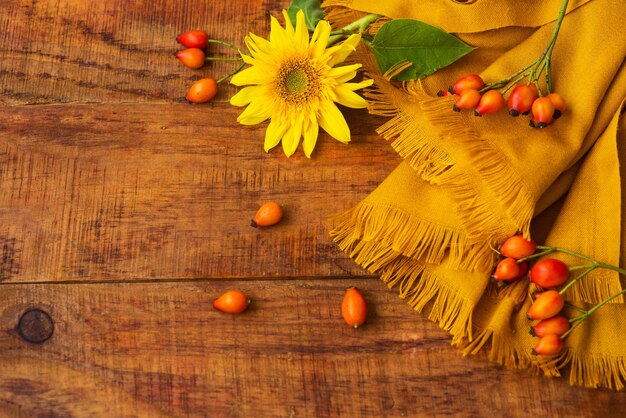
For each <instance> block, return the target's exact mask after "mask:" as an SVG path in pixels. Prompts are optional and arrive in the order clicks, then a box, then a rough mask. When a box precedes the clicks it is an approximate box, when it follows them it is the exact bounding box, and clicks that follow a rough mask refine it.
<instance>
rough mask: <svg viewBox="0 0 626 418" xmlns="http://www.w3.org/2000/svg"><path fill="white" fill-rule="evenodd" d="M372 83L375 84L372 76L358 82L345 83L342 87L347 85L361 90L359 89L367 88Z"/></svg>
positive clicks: (353, 89) (351, 88)
mask: <svg viewBox="0 0 626 418" xmlns="http://www.w3.org/2000/svg"><path fill="white" fill-rule="evenodd" d="M372 84H374V80H372V79H371V78H368V79H366V80H363V81H360V82H358V83H343V84H342V87H345V88H347V89H350V90H352V91H355V90H359V89H362V88H365V87H369V86H371V85H372Z"/></svg>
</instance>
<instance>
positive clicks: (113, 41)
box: [0, 0, 289, 104]
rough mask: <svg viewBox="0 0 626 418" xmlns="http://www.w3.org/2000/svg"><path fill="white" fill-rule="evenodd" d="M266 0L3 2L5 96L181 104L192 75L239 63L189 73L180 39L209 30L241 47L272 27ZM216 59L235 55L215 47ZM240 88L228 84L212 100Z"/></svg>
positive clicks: (0, 91) (275, 6)
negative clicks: (180, 57)
mask: <svg viewBox="0 0 626 418" xmlns="http://www.w3.org/2000/svg"><path fill="white" fill-rule="evenodd" d="M288 4H289V2H288V1H270V0H237V1H206V0H189V1H179V0H161V1H156V2H155V1H147V0H136V1H135V0H133V1H126V0H107V1H84V0H49V1H32V0H0V29H1V30H0V102H5V103H7V104H19V103H68V102H98V103H103V102H152V103H154V102H175V101H182V100H183V98H184V96H185V92H186V89H187V88H188V87H189V86H190V85H191V84H192V83H193V81H195V80H197V79H199V78H202V77H206V76H208V75H211V76H214V77H215V78H219V77H221V76H222V75H224V74H228V73H229V72H230V71H232V70H233V69H234V68H236V64H234V63H232V62H231V63H224V62H219V63H218V62H216V63H213V64H211V65H207V66H205V67H204V68H202V69H200V70H190V69H188V68H185V67H184V66H183V65H181V64H180V63H179V62H178V60H177V59H176V58H175V57H174V54H175V52H176V51H177V50H179V49H182V47H181V46H180V45H178V43H177V42H176V36H177V35H178V34H179V33H182V32H184V31H186V30H189V29H203V30H206V31H207V32H208V33H209V34H210V36H211V37H212V38H214V39H220V40H224V41H229V42H231V43H234V44H235V45H238V46H240V47H243V46H244V45H243V37H244V36H245V35H246V34H247V33H248V32H254V33H257V34H259V35H266V34H267V33H269V18H268V17H269V14H270V12H272V13H275V14H276V13H277V12H280V10H281V8H283V7H286V6H288ZM209 53H210V54H211V55H213V56H233V55H234V51H232V50H230V49H228V48H223V47H218V48H214V49H210V50H209ZM234 91H235V90H234V89H233V88H232V87H230V86H228V85H224V88H222V89H221V91H220V93H219V95H218V97H217V98H216V100H218V101H219V100H228V98H229V97H230V96H231V95H232V94H233V92H234Z"/></svg>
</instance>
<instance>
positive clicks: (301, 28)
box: [292, 9, 309, 51]
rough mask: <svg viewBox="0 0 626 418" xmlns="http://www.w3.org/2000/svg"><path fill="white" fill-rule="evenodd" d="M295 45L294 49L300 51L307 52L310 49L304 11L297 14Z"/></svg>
mask: <svg viewBox="0 0 626 418" xmlns="http://www.w3.org/2000/svg"><path fill="white" fill-rule="evenodd" d="M293 41H294V44H293V46H292V48H297V49H298V50H300V51H306V50H307V49H308V48H309V30H308V29H307V27H306V21H305V19H304V12H303V11H302V9H300V10H298V13H296V31H295V33H294V39H293Z"/></svg>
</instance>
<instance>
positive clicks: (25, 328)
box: [16, 308, 54, 344]
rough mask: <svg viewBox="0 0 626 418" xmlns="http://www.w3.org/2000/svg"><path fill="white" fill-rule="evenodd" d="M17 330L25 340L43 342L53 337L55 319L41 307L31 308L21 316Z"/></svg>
mask: <svg viewBox="0 0 626 418" xmlns="http://www.w3.org/2000/svg"><path fill="white" fill-rule="evenodd" d="M16 331H17V333H18V334H19V336H20V337H22V339H24V340H25V341H28V342H29V343H33V344H42V343H44V342H46V341H47V340H48V339H50V337H52V334H53V333H54V321H53V320H52V318H51V317H50V315H49V314H48V313H47V312H45V311H42V310H41V309H37V308H33V309H29V310H28V311H26V312H24V313H23V314H22V316H21V317H20V320H19V322H18V324H17V327H16Z"/></svg>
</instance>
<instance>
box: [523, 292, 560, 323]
mask: <svg viewBox="0 0 626 418" xmlns="http://www.w3.org/2000/svg"><path fill="white" fill-rule="evenodd" d="M564 304H565V301H564V300H563V296H561V294H560V293H559V292H557V291H556V290H546V291H545V292H541V293H540V294H538V295H537V297H536V298H535V301H534V302H533V304H532V305H530V309H528V313H527V315H526V316H527V317H528V319H532V320H534V319H548V318H552V317H553V316H554V315H556V314H558V313H559V312H561V309H563V305H564Z"/></svg>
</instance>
